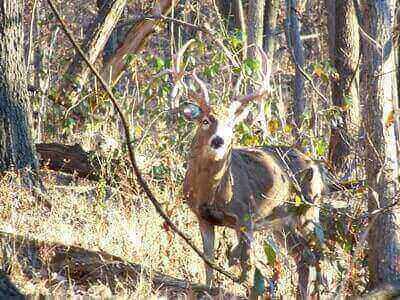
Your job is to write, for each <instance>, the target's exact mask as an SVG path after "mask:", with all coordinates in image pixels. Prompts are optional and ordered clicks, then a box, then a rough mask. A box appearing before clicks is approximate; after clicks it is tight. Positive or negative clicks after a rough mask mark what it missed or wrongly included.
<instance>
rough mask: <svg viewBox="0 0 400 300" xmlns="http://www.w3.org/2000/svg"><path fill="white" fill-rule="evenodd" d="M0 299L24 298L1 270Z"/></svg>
mask: <svg viewBox="0 0 400 300" xmlns="http://www.w3.org/2000/svg"><path fill="white" fill-rule="evenodd" d="M0 299H14V300H23V299H25V296H24V295H22V294H21V292H20V291H19V290H18V289H17V288H16V287H15V285H14V284H13V283H12V282H11V280H10V278H8V276H7V274H5V273H4V272H3V271H2V270H0Z"/></svg>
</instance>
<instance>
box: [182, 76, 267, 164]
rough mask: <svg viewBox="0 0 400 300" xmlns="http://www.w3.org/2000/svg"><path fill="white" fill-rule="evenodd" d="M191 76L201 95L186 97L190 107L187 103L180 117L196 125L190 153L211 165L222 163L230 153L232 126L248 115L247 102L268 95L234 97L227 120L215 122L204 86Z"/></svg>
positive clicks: (216, 119) (200, 81)
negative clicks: (199, 156) (194, 122)
mask: <svg viewBox="0 0 400 300" xmlns="http://www.w3.org/2000/svg"><path fill="white" fill-rule="evenodd" d="M192 76H193V79H194V80H195V82H196V83H197V84H198V85H199V86H200V89H201V93H192V94H191V95H190V96H191V98H192V99H193V100H194V103H188V104H187V105H186V106H185V107H184V109H183V115H184V117H185V118H186V119H187V120H189V121H196V122H197V124H198V128H197V131H196V135H195V138H194V140H193V143H192V151H194V152H196V153H197V154H201V156H202V157H203V159H207V160H211V161H215V162H218V161H221V160H224V158H226V156H227V155H228V153H229V150H230V149H231V144H232V138H233V130H234V127H235V125H236V124H238V123H239V122H240V121H242V120H244V119H245V118H246V116H247V114H248V112H249V110H248V108H247V105H248V104H249V103H250V102H251V101H254V100H258V99H261V98H262V97H263V96H264V95H266V93H267V92H268V91H267V90H261V91H259V92H257V93H254V94H251V95H247V96H244V97H235V98H234V99H233V101H232V103H231V104H230V106H229V110H228V116H227V117H226V118H218V117H216V115H215V114H214V113H213V110H212V107H211V105H210V98H209V92H208V89H207V86H206V84H205V83H204V82H203V81H202V80H200V78H199V77H198V76H197V74H196V72H195V71H193V72H192Z"/></svg>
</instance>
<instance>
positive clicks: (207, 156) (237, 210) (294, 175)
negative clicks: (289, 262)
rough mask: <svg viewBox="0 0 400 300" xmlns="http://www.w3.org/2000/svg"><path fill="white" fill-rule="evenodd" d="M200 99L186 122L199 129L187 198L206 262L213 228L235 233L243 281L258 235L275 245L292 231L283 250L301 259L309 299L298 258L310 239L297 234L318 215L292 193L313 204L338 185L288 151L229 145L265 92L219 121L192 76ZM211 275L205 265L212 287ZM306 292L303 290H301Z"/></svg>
mask: <svg viewBox="0 0 400 300" xmlns="http://www.w3.org/2000/svg"><path fill="white" fill-rule="evenodd" d="M193 78H194V79H195V81H196V82H197V83H198V84H199V85H200V88H201V90H202V95H196V96H195V102H196V104H194V103H189V104H187V105H186V106H185V108H184V111H183V113H184V115H185V117H186V118H187V119H188V120H191V121H196V122H197V124H198V128H197V131H196V134H195V137H194V139H193V142H192V145H191V148H190V152H189V155H188V159H187V172H186V176H185V181H184V187H183V192H184V197H185V199H186V201H187V203H188V205H189V207H190V208H191V209H192V211H193V212H194V213H195V214H196V216H197V218H198V221H199V225H200V231H201V235H202V240H203V248H204V253H205V255H206V256H207V257H208V258H209V259H211V260H213V259H214V254H213V252H214V226H227V227H230V228H233V229H234V230H235V231H236V233H237V236H238V240H239V244H238V246H237V247H236V248H235V249H234V250H233V251H232V253H231V258H237V259H238V260H240V263H241V268H242V278H243V279H245V278H246V274H247V272H248V269H249V263H248V259H249V249H250V245H251V242H252V239H253V232H254V231H255V230H261V229H267V228H269V229H271V230H272V231H273V232H274V235H275V236H276V237H278V241H280V240H281V241H282V240H283V235H282V229H286V230H288V231H289V229H290V231H291V232H292V234H291V235H290V237H289V238H288V240H287V241H286V245H287V246H289V247H288V248H290V249H289V250H290V251H291V254H293V255H295V256H296V258H297V264H298V270H299V288H301V289H303V290H302V291H301V292H302V293H305V292H306V290H304V289H306V286H307V282H308V267H307V266H306V262H305V261H304V259H300V260H299V259H298V257H299V253H300V254H301V252H302V251H304V250H305V249H304V247H303V246H304V243H305V241H306V240H305V238H303V237H302V236H301V235H300V234H296V233H295V232H296V226H297V227H299V229H300V232H301V231H304V228H306V227H307V226H308V225H309V224H311V225H312V223H313V222H314V221H315V222H317V221H318V216H319V211H318V208H317V207H316V206H313V205H311V206H310V207H309V209H308V210H307V211H306V212H305V213H303V214H299V213H295V212H294V210H293V205H291V204H290V203H289V202H292V203H293V201H291V199H292V198H291V195H292V192H293V190H295V191H297V192H300V193H301V194H302V195H303V198H304V199H305V201H307V202H309V203H316V202H317V201H318V199H319V197H320V196H321V195H324V194H327V193H329V192H330V191H331V190H337V189H338V188H337V187H336V186H335V185H336V183H337V181H335V180H334V177H333V176H331V174H330V173H329V172H328V171H327V170H326V168H325V167H324V165H323V164H322V163H319V162H316V161H313V160H312V159H310V158H308V157H307V156H306V155H304V154H303V153H301V152H300V151H298V150H295V149H293V148H289V147H272V146H269V147H257V148H235V147H233V146H232V139H233V134H234V127H235V125H236V124H238V122H240V121H241V120H243V119H244V118H245V117H246V115H247V108H246V106H247V104H248V103H249V102H250V101H253V100H256V99H259V98H260V97H263V96H264V95H265V94H266V92H265V90H264V91H261V92H258V93H254V94H252V95H248V96H244V97H242V98H235V100H234V101H233V102H232V103H231V105H230V108H229V114H228V116H227V118H225V119H222V118H217V117H216V116H215V115H214V113H213V111H212V108H211V106H210V102H209V97H208V91H207V88H206V85H205V83H204V82H202V81H201V80H200V79H199V78H198V77H197V76H196V74H195V73H193ZM212 273H213V272H212V269H211V268H209V267H208V266H206V281H207V284H208V285H210V284H211V283H212V280H213V274H212ZM304 285H305V286H304Z"/></svg>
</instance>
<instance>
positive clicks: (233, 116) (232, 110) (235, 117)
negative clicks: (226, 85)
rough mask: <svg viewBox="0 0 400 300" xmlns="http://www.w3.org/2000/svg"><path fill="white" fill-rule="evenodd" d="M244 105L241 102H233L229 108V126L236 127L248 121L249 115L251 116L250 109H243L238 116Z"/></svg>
mask: <svg viewBox="0 0 400 300" xmlns="http://www.w3.org/2000/svg"><path fill="white" fill-rule="evenodd" d="M241 107H242V103H240V102H239V101H233V102H232V103H231V105H230V106H229V124H232V125H233V126H235V125H236V124H238V123H240V122H242V121H243V120H244V119H246V117H247V115H248V114H249V108H245V109H243V111H241V112H240V113H239V114H238V110H239V109H242V108H241Z"/></svg>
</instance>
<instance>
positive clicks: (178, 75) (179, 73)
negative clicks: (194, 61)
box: [169, 39, 194, 99]
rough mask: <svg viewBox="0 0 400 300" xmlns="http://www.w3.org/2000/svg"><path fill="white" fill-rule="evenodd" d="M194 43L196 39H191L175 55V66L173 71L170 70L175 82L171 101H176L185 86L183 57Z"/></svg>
mask: <svg viewBox="0 0 400 300" xmlns="http://www.w3.org/2000/svg"><path fill="white" fill-rule="evenodd" d="M193 42H194V39H191V40H189V41H187V42H186V43H185V44H184V45H183V46H182V48H181V49H179V51H178V53H176V54H175V55H174V59H173V62H174V65H173V66H172V70H169V72H170V73H171V74H172V79H173V81H174V83H175V84H174V87H173V88H172V91H171V94H170V97H171V99H175V98H176V97H177V95H178V93H179V89H180V88H181V87H182V86H183V87H184V86H185V85H184V83H183V81H182V79H183V76H184V75H185V68H184V67H183V68H182V66H181V65H182V60H183V55H184V54H185V51H186V50H187V48H189V46H190V44H191V43H193Z"/></svg>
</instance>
